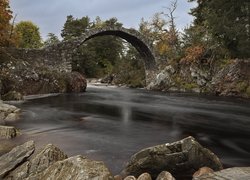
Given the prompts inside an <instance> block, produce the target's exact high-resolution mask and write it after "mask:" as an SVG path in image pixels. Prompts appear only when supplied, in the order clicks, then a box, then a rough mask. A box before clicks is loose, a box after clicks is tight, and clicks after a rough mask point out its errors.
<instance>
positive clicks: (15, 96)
mask: <svg viewBox="0 0 250 180" xmlns="http://www.w3.org/2000/svg"><path fill="white" fill-rule="evenodd" d="M2 99H3V100H4V101H21V100H23V95H22V94H21V93H20V92H16V91H9V92H8V93H6V94H4V95H3V96H2Z"/></svg>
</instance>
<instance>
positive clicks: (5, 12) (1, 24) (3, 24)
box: [0, 0, 12, 46]
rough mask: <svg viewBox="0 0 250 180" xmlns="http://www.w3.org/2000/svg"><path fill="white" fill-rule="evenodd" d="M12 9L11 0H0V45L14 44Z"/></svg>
mask: <svg viewBox="0 0 250 180" xmlns="http://www.w3.org/2000/svg"><path fill="white" fill-rule="evenodd" d="M11 18H12V11H11V10H10V6H9V1H8V0H1V1H0V46H9V45H10V44H12V39H11V38H10V31H11V25H10V20H11Z"/></svg>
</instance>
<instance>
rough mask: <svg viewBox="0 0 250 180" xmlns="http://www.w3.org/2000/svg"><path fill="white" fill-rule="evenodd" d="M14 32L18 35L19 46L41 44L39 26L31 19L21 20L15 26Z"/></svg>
mask: <svg viewBox="0 0 250 180" xmlns="http://www.w3.org/2000/svg"><path fill="white" fill-rule="evenodd" d="M15 32H16V33H17V34H18V35H19V38H20V40H19V47H21V48H39V47H41V46H42V39H41V36H40V32H39V27H38V26H36V25H35V24H34V23H32V22H31V21H21V22H19V23H18V24H17V25H16V26H15Z"/></svg>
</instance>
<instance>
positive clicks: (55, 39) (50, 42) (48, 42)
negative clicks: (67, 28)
mask: <svg viewBox="0 0 250 180" xmlns="http://www.w3.org/2000/svg"><path fill="white" fill-rule="evenodd" d="M47 37H48V38H47V39H46V40H45V41H44V45H45V46H49V45H53V44H57V43H59V42H60V40H59V39H58V37H57V36H56V35H55V34H53V33H49V34H48V35H47Z"/></svg>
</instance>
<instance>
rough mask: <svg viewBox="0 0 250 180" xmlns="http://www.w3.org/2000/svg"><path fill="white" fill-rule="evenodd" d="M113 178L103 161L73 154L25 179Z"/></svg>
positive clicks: (107, 179)
mask: <svg viewBox="0 0 250 180" xmlns="http://www.w3.org/2000/svg"><path fill="white" fill-rule="evenodd" d="M37 179H51V180H52V179H53V180H61V179H65V180H71V179H72V180H78V179H79V180H113V179H114V177H113V176H112V175H111V173H110V171H109V170H108V168H107V167H106V166H105V165H104V163H103V162H98V161H92V160H89V159H86V158H85V157H82V156H74V157H70V158H68V159H65V160H63V161H58V162H56V163H54V164H53V165H51V166H50V167H49V168H47V169H46V170H45V171H43V172H42V173H40V174H37V175H36V176H33V177H29V178H27V180H37Z"/></svg>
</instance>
